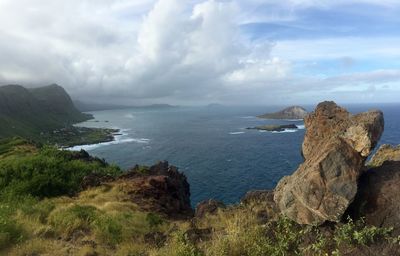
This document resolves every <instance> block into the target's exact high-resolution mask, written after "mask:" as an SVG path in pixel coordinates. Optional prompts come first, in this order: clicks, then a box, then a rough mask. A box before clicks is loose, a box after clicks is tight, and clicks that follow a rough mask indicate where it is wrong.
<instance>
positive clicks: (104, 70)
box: [0, 0, 400, 104]
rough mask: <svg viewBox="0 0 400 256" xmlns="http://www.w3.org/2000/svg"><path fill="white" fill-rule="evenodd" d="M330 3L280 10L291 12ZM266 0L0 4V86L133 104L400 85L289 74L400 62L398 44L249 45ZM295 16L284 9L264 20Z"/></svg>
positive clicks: (292, 2)
mask: <svg viewBox="0 0 400 256" xmlns="http://www.w3.org/2000/svg"><path fill="white" fill-rule="evenodd" d="M354 1H355V0H354ZM354 1H353V2H354ZM360 1H361V0H359V1H358V2H360ZM371 1H372V0H370V1H368V0H363V2H369V3H370V2H371ZM274 2H275V1H274ZM332 2H333V1H311V0H310V1H300V0H288V1H283V3H280V4H281V5H284V4H286V7H288V8H289V9H290V8H292V7H296V8H297V7H299V6H300V7H301V8H306V7H307V6H314V5H315V6H316V5H320V4H321V3H322V4H325V5H329V6H332V5H333V4H332ZM340 2H342V3H344V2H343V1H340ZM265 3H268V1H259V0H249V1H239V0H232V1H217V0H193V1H192V0H188V1H181V0H159V1H154V0H135V1H131V0H118V1H108V0H96V1H95V0H70V1H62V0H35V1H33V0H0V56H1V58H0V82H1V83H22V84H25V85H35V86H36V85H43V84H48V83H53V82H57V83H59V84H61V85H63V86H64V87H66V89H67V90H68V91H69V92H70V93H72V94H73V95H74V96H76V97H82V98H88V96H90V99H98V100H100V99H107V100H109V99H112V100H113V101H114V102H118V101H120V102H122V101H123V103H133V104H135V103H136V104H140V103H153V102H163V101H166V102H170V103H178V104H179V103H198V102H199V103H203V102H212V101H220V102H228V103H238V102H242V103H280V102H281V101H290V100H293V101H294V100H296V99H297V100H300V101H306V95H305V92H309V94H310V93H311V94H318V93H319V95H321V90H325V91H332V89H333V88H342V86H343V84H341V83H347V84H348V85H350V84H351V85H352V86H360V88H364V87H363V86H365V83H368V82H369V83H373V84H374V86H375V85H376V84H377V83H380V82H382V83H385V82H387V80H390V83H397V82H399V81H398V79H397V73H396V72H397V71H395V70H392V71H390V70H380V71H376V72H375V73H371V74H368V75H367V74H349V75H348V76H341V77H339V76H337V77H328V78H326V79H320V78H316V77H297V76H295V75H294V74H293V66H294V65H295V64H296V63H297V62H301V61H313V60H320V59H326V58H334V59H338V60H339V59H342V58H343V56H346V59H345V60H347V61H348V60H350V59H356V60H357V61H358V60H359V59H362V58H363V57H364V56H368V57H369V58H370V59H379V58H382V57H387V58H397V57H400V54H399V53H400V48H399V47H398V45H400V40H399V39H398V38H376V39H372V40H368V41H365V40H364V39H363V38H329V39H321V40H290V41H289V40H288V41H277V42H269V41H252V40H250V39H248V38H247V36H245V35H244V34H243V33H242V31H241V28H240V24H243V23H246V22H248V21H249V20H251V17H252V15H251V14H252V13H253V10H254V9H255V8H256V7H257V5H259V4H265ZM271 3H272V1H271ZM275 3H276V2H275ZM383 3H384V4H395V3H394V2H393V3H392V2H391V1H390V0H387V1H383ZM300 7H299V8H300ZM295 18H296V17H295V16H294V15H292V13H291V12H290V11H288V12H286V13H285V12H284V13H281V14H279V15H277V16H269V17H267V19H269V20H285V19H295ZM254 19H256V20H257V19H263V17H256V18H254ZM254 19H253V20H254ZM377 45H385V47H376V46H377ZM346 63H347V62H346ZM385 79H386V80H385ZM357 81H358V82H357ZM392 87H393V84H392ZM376 88H381V87H379V86H378V87H376ZM377 91H379V90H378V89H377Z"/></svg>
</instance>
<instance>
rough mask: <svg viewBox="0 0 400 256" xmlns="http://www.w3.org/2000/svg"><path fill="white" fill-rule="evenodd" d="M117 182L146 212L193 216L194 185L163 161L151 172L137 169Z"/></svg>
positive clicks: (184, 216)
mask: <svg viewBox="0 0 400 256" xmlns="http://www.w3.org/2000/svg"><path fill="white" fill-rule="evenodd" d="M116 182H118V183H120V187H121V189H123V190H124V191H127V193H128V194H129V195H130V197H131V200H132V201H133V202H135V203H136V204H137V205H138V206H139V207H141V208H142V209H143V210H145V211H150V212H157V213H160V214H165V215H167V216H169V217H172V218H186V217H190V216H192V215H193V209H192V208H191V205H190V186H189V183H188V182H187V179H186V176H185V175H184V174H183V173H181V172H179V171H178V169H177V168H176V167H175V166H169V164H168V162H166V161H164V162H159V163H158V164H156V165H154V166H151V167H150V168H148V169H145V170H143V169H141V168H140V167H139V166H136V167H135V168H133V169H132V170H131V171H129V172H128V173H126V174H124V175H122V176H120V177H119V178H118V179H117V180H116Z"/></svg>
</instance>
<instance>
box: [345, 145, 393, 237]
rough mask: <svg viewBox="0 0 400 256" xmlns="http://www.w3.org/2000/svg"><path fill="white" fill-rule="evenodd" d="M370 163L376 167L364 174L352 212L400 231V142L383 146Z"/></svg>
mask: <svg viewBox="0 0 400 256" xmlns="http://www.w3.org/2000/svg"><path fill="white" fill-rule="evenodd" d="M370 165H373V166H374V167H372V168H371V169H369V170H368V171H367V172H365V173H364V174H363V175H362V176H361V177H360V180H359V191H358V193H357V196H356V198H355V200H354V203H353V204H352V205H351V207H350V208H349V213H350V215H353V217H354V218H357V217H364V218H365V221H366V223H367V224H370V225H374V226H378V227H394V233H395V235H400V193H399V192H400V146H397V147H392V146H389V145H383V146H381V147H380V149H379V150H378V151H377V152H376V154H375V155H374V156H373V157H372V159H371V162H370Z"/></svg>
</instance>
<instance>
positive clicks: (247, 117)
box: [240, 116, 256, 119]
mask: <svg viewBox="0 0 400 256" xmlns="http://www.w3.org/2000/svg"><path fill="white" fill-rule="evenodd" d="M240 118H244V119H251V118H256V117H255V116H241V117H240Z"/></svg>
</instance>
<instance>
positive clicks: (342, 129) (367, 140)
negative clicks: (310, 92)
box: [302, 101, 384, 159]
mask: <svg viewBox="0 0 400 256" xmlns="http://www.w3.org/2000/svg"><path fill="white" fill-rule="evenodd" d="M304 124H305V127H306V128H307V130H306V134H305V136H304V142H303V145H302V153H303V156H304V158H305V159H307V158H310V157H312V156H313V154H314V153H316V154H318V153H319V151H320V147H321V146H322V144H324V143H326V141H327V140H332V139H338V138H341V139H344V140H345V141H346V142H347V143H348V144H349V145H351V146H352V147H353V148H354V149H355V150H356V151H357V152H359V153H360V154H361V155H362V156H363V157H367V156H368V155H369V154H370V153H371V151H372V149H373V148H374V147H375V146H376V144H377V143H378V141H379V139H380V137H381V135H382V132H383V128H384V121H383V113H382V112H381V111H379V110H372V111H368V112H364V113H360V114H357V115H352V114H350V113H349V112H348V111H347V110H346V109H344V108H342V107H339V106H338V105H336V104H335V103H334V102H332V101H326V102H322V103H320V104H318V106H317V108H316V109H315V111H314V112H312V113H310V114H309V115H308V116H307V117H306V118H305V119H304ZM314 151H316V152H314Z"/></svg>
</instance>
